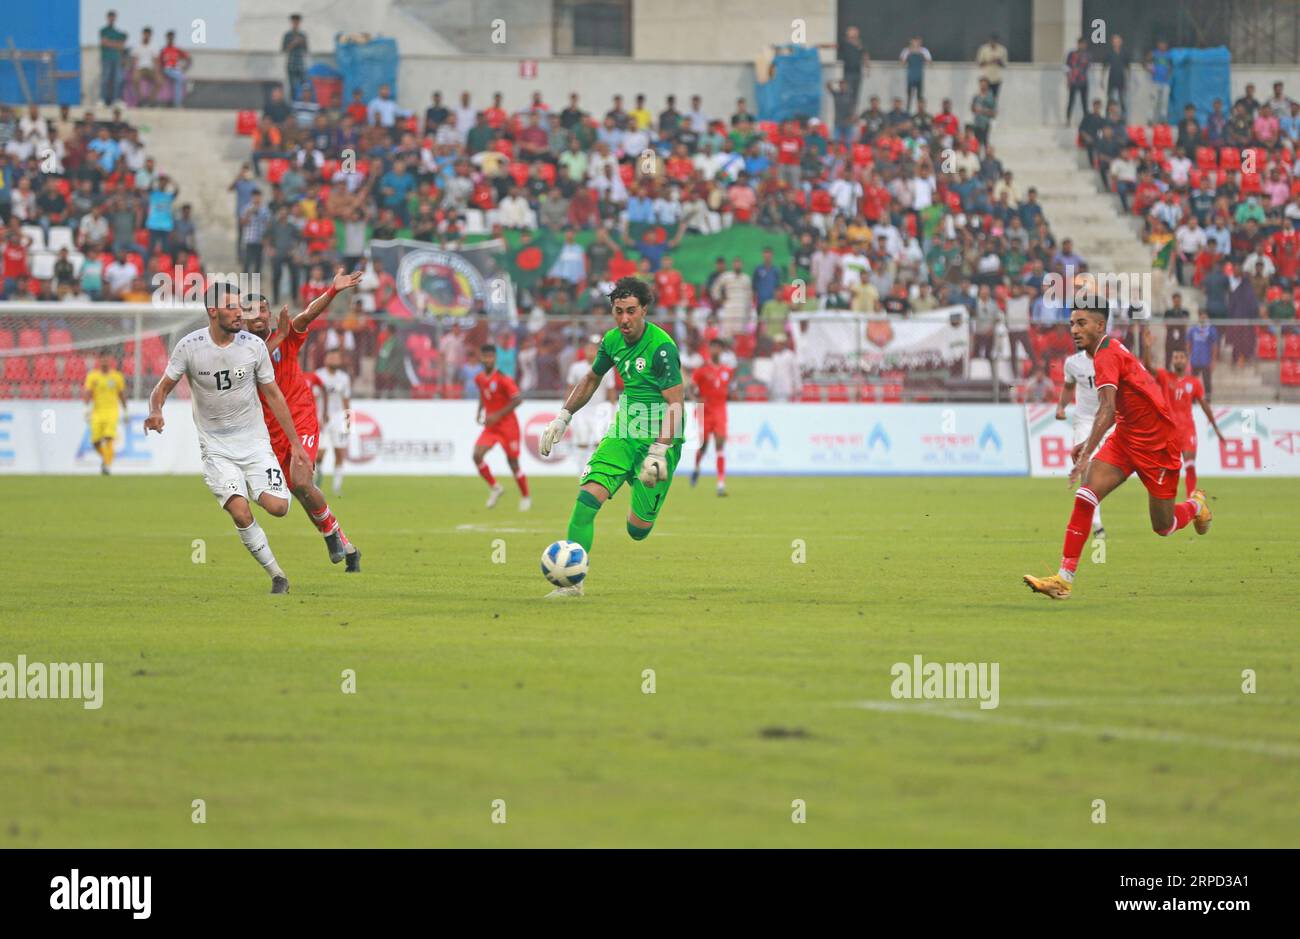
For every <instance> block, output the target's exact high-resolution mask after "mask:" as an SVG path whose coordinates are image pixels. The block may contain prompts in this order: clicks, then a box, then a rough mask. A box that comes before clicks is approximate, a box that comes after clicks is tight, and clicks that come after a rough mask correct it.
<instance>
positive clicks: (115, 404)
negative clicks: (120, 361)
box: [81, 354, 126, 476]
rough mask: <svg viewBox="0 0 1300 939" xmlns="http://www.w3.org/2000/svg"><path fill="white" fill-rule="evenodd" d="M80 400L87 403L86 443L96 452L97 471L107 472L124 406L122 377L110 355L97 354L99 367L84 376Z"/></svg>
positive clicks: (105, 473) (124, 397)
mask: <svg viewBox="0 0 1300 939" xmlns="http://www.w3.org/2000/svg"><path fill="white" fill-rule="evenodd" d="M81 398H82V400H83V401H85V402H86V403H87V404H89V405H90V442H91V443H92V444H94V446H95V449H96V450H98V451H99V459H100V461H101V465H100V469H99V471H100V472H101V473H103V474H104V475H105V476H107V475H108V473H109V469H110V467H112V465H113V441H114V440H115V439H116V437H117V419H118V417H119V416H120V414H121V410H119V408H121V409H125V408H126V376H124V375H123V374H122V373H121V372H119V371H118V370H117V369H115V368H114V367H113V357H112V356H111V355H108V354H104V355H101V356H100V357H99V368H97V369H95V370H94V371H93V372H91V373H90V374H88V375H87V376H86V385H85V388H84V390H83V392H82V396H81Z"/></svg>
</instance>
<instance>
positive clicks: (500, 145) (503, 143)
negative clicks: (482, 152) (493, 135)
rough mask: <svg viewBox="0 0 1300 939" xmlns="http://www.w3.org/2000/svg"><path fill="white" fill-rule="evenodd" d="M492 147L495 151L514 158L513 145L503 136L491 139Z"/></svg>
mask: <svg viewBox="0 0 1300 939" xmlns="http://www.w3.org/2000/svg"><path fill="white" fill-rule="evenodd" d="M492 149H493V150H495V151H496V152H497V153H500V154H501V155H502V156H507V157H511V158H512V159H513V158H514V155H515V145H514V144H513V143H512V142H511V141H509V140H507V139H506V138H504V137H498V138H497V139H496V140H495V141H493V143H492Z"/></svg>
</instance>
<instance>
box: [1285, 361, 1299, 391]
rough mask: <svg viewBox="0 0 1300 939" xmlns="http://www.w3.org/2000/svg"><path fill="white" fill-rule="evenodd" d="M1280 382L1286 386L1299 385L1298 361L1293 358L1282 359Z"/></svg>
mask: <svg viewBox="0 0 1300 939" xmlns="http://www.w3.org/2000/svg"><path fill="white" fill-rule="evenodd" d="M1282 384H1284V385H1286V386H1288V387H1295V386H1297V385H1300V361H1297V360H1295V359H1283V360H1282Z"/></svg>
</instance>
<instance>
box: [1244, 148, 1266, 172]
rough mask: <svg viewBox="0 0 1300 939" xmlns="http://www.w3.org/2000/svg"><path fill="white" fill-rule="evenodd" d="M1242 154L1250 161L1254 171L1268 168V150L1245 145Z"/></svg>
mask: <svg viewBox="0 0 1300 939" xmlns="http://www.w3.org/2000/svg"><path fill="white" fill-rule="evenodd" d="M1242 154H1243V156H1244V158H1245V160H1249V161H1250V164H1251V165H1252V166H1253V167H1254V168H1255V172H1256V173H1263V172H1264V171H1265V170H1266V169H1268V151H1267V150H1265V149H1264V148H1263V147H1247V148H1246V149H1245V150H1243V151H1242ZM1243 162H1244V160H1243Z"/></svg>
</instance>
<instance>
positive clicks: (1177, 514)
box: [1160, 499, 1201, 535]
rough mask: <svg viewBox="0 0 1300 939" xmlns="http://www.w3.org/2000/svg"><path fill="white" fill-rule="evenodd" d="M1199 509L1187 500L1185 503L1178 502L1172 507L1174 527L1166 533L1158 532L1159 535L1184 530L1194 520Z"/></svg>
mask: <svg viewBox="0 0 1300 939" xmlns="http://www.w3.org/2000/svg"><path fill="white" fill-rule="evenodd" d="M1200 509H1201V507H1200V506H1199V505H1197V504H1196V503H1195V502H1193V501H1192V500H1191V499H1188V500H1187V501H1186V502H1179V503H1178V504H1177V505H1175V506H1174V525H1173V527H1172V528H1170V529H1169V530H1168V531H1162V532H1160V534H1161V535H1172V534H1173V533H1174V532H1176V531H1178V529H1180V528H1185V527H1186V526H1187V523H1188V522H1190V521H1191V520H1192V519H1194V518H1196V513H1197V512H1199V511H1200Z"/></svg>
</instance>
